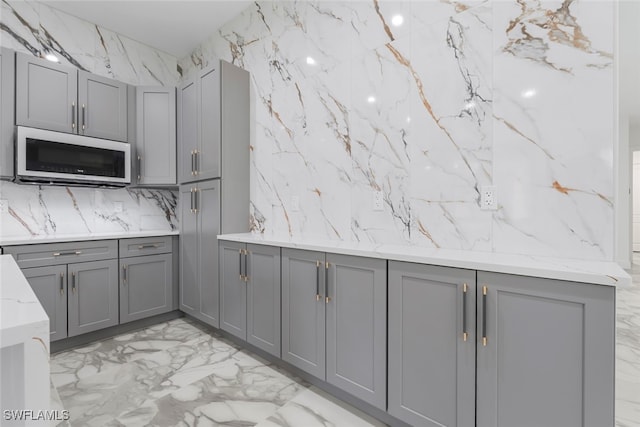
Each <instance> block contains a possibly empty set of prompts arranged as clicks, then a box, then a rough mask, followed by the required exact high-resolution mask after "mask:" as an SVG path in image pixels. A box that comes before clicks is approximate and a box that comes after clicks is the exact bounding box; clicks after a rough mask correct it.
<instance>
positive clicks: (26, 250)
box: [4, 240, 118, 268]
mask: <svg viewBox="0 0 640 427" xmlns="http://www.w3.org/2000/svg"><path fill="white" fill-rule="evenodd" d="M4 253H5V254H11V255H13V258H14V259H15V260H16V262H17V263H18V265H19V266H20V268H29V267H42V266H46V265H57V264H68V263H72V262H86V261H99V260H104V259H111V258H118V242H117V240H96V241H89V242H68V243H44V244H39V245H19V246H7V247H5V248H4Z"/></svg>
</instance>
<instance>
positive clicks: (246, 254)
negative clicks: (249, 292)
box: [244, 249, 249, 283]
mask: <svg viewBox="0 0 640 427" xmlns="http://www.w3.org/2000/svg"><path fill="white" fill-rule="evenodd" d="M248 270H249V251H248V250H246V249H245V250H244V281H245V283H246V282H248V281H249V272H248Z"/></svg>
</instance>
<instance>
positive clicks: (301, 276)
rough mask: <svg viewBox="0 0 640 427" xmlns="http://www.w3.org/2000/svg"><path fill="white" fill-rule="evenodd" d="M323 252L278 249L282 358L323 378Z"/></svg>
mask: <svg viewBox="0 0 640 427" xmlns="http://www.w3.org/2000/svg"><path fill="white" fill-rule="evenodd" d="M325 277H326V268H325V254H324V253H323V252H312V251H303V250H298V249H287V248H283V249H282V359H283V360H284V361H286V362H289V363H290V364H292V365H293V366H295V367H297V368H300V369H302V370H303V371H306V372H308V373H310V374H311V375H314V376H315V377H318V378H321V379H324V378H325V327H326V324H325V318H326V309H325V295H326V292H325V291H326V285H327V282H326V280H325Z"/></svg>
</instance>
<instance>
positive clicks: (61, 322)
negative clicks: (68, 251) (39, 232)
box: [22, 265, 67, 341]
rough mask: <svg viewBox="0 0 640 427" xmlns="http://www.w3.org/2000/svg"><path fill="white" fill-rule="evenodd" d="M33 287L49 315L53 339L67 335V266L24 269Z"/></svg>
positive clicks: (23, 271)
mask: <svg viewBox="0 0 640 427" xmlns="http://www.w3.org/2000/svg"><path fill="white" fill-rule="evenodd" d="M22 273H23V274H24V277H26V278H27V281H28V282H29V285H31V289H33V292H34V293H35V294H36V296H37V297H38V300H39V301H40V304H41V305H42V308H44V311H45V312H46V313H47V316H49V329H50V331H51V335H50V339H51V341H56V340H59V339H61V338H66V337H67V266H66V265H54V266H51V267H34V268H24V269H22Z"/></svg>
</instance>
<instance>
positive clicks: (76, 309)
mask: <svg viewBox="0 0 640 427" xmlns="http://www.w3.org/2000/svg"><path fill="white" fill-rule="evenodd" d="M67 271H68V275H69V277H68V280H69V281H70V282H68V287H70V290H69V292H68V298H69V299H68V309H69V336H70V337H72V336H75V335H80V334H84V333H87V332H91V331H95V330H98V329H104V328H107V327H109V326H114V325H117V324H118V260H115V259H113V260H105V261H93V262H82V263H77V264H69V266H68V269H67Z"/></svg>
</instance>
